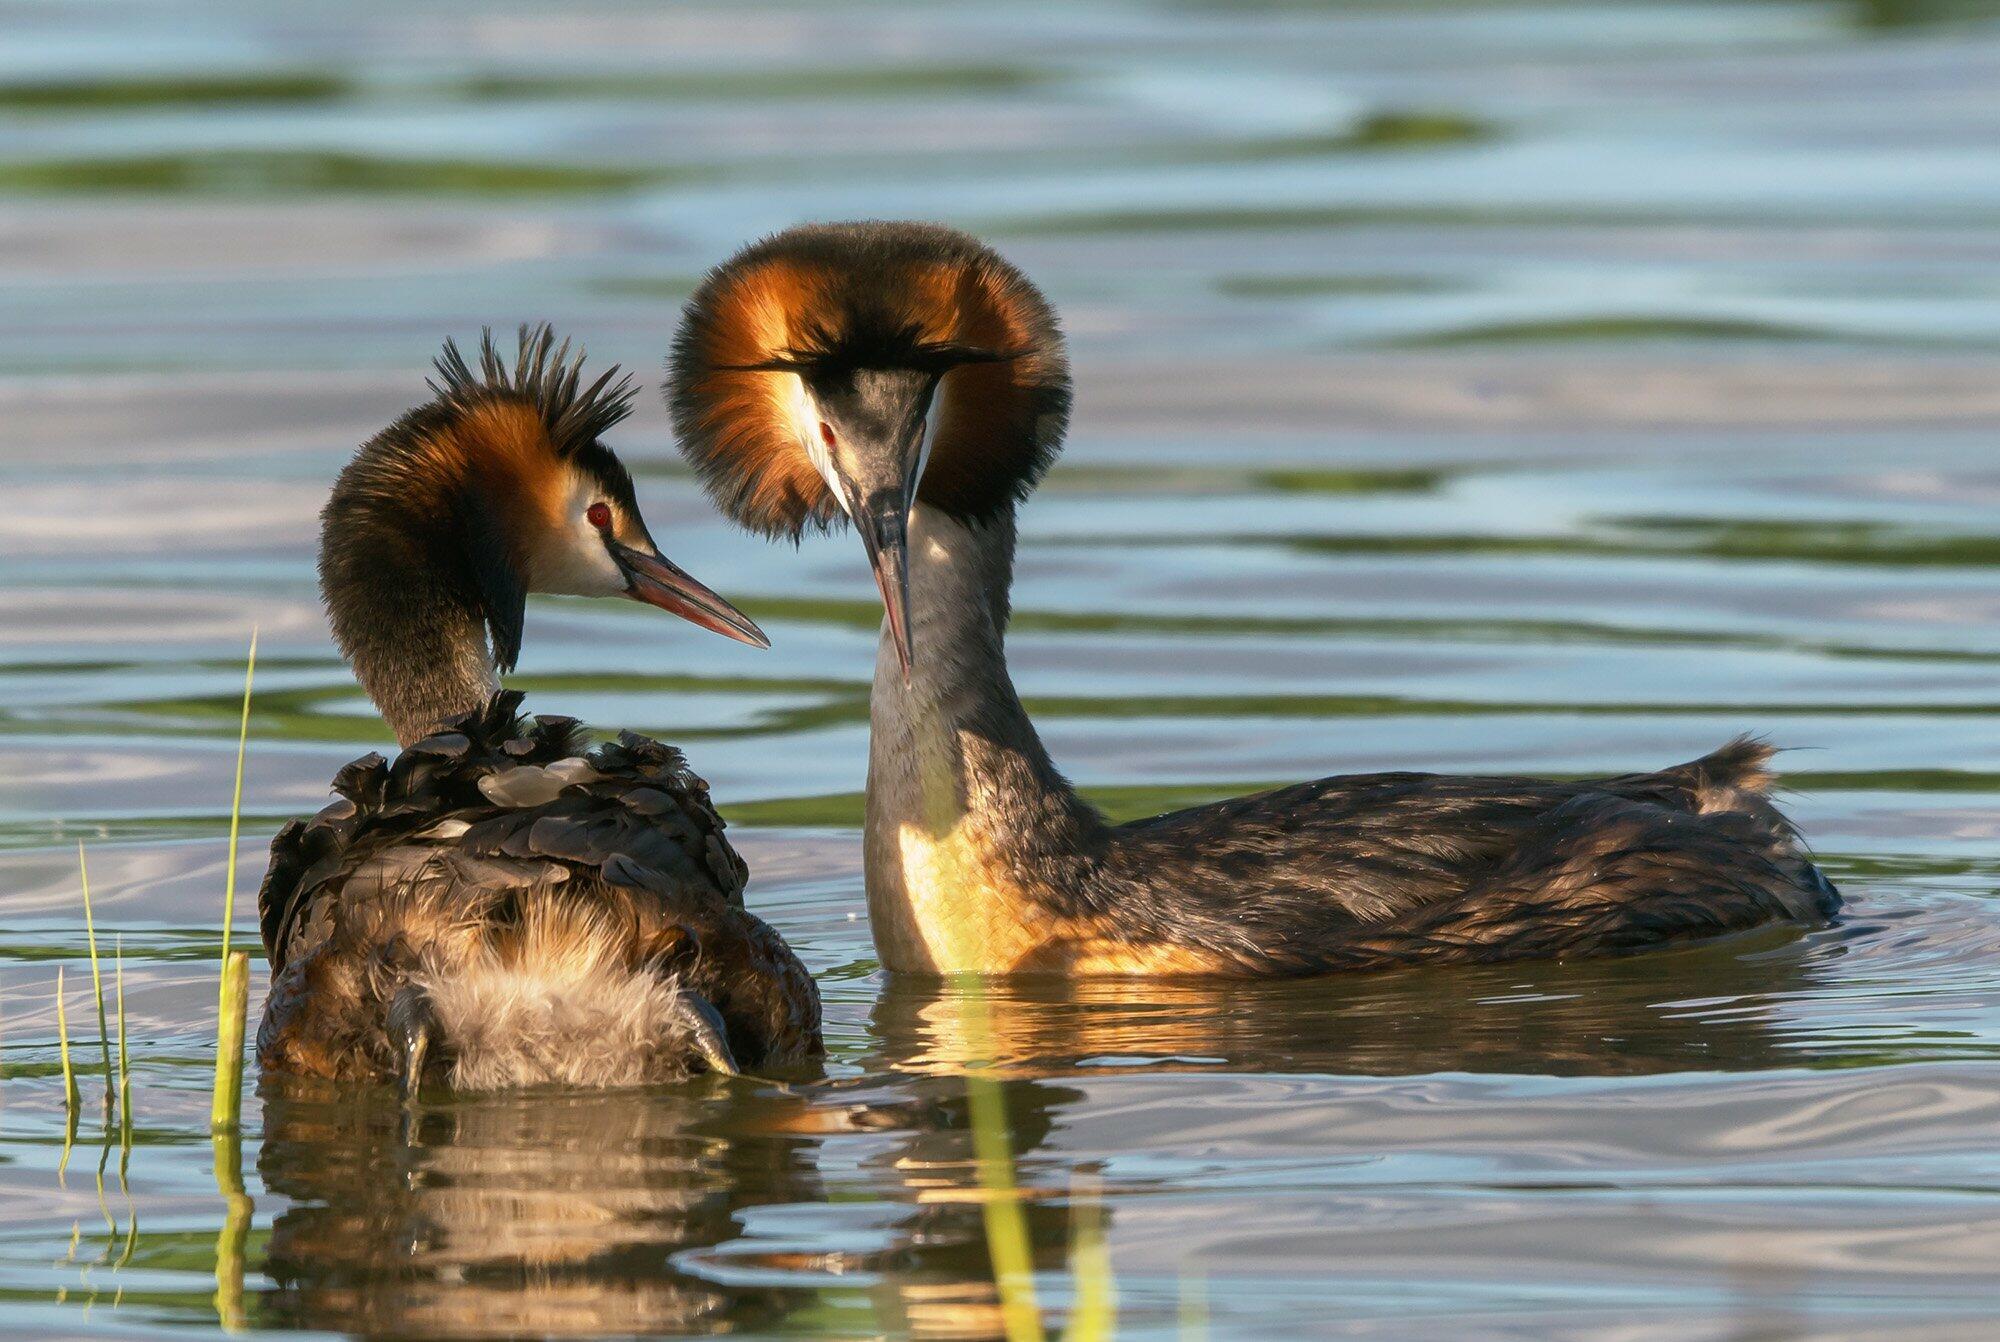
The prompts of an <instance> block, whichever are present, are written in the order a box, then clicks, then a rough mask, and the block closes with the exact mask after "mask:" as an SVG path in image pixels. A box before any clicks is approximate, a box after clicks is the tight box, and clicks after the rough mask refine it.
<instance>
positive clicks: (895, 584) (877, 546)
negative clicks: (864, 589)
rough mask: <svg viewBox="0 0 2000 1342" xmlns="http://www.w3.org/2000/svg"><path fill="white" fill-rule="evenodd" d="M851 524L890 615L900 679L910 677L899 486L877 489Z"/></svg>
mask: <svg viewBox="0 0 2000 1342" xmlns="http://www.w3.org/2000/svg"><path fill="white" fill-rule="evenodd" d="M854 525H855V528H856V529H857V530H859V531H860V532H861V544H862V546H863V547H864V548H865V549H866V550H867V551H868V563H869V566H870V567H872V568H873V569H874V570H875V586H876V587H877V588H879V589H880V590H881V593H882V610H883V612H884V613H885V614H887V616H888V617H889V638H890V641H891V642H893V643H894V644H895V645H896V659H897V660H898V661H900V662H901V663H902V665H903V681H904V683H905V684H907V683H908V682H909V679H910V657H911V653H912V648H911V643H910V544H909V540H910V537H909V505H908V504H906V503H905V502H904V501H903V491H902V490H900V489H893V490H891V489H883V490H877V491H876V492H875V493H873V494H871V495H869V496H868V497H867V498H866V499H864V500H862V502H861V503H860V505H859V506H857V507H856V508H855V510H854Z"/></svg>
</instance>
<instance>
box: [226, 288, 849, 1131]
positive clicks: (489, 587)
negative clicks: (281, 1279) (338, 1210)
mask: <svg viewBox="0 0 2000 1342" xmlns="http://www.w3.org/2000/svg"><path fill="white" fill-rule="evenodd" d="M568 351H569V345H568V342H564V344H563V345H562V346H560V347H557V346H556V345H555V343H554V336H553V334H552V333H551V332H550V331H549V329H548V328H547V327H545V326H544V327H538V328H534V329H530V328H527V327H523V328H522V331H521V344H520V353H519V356H518V358H517V359H516V361H515V364H514V367H513V369H512V370H511V371H510V370H509V369H508V368H507V367H506V364H505V361H504V360H503V359H502V358H501V357H500V355H499V354H498V352H497V351H496V350H495V349H494V347H493V341H492V337H491V335H490V333H489V334H488V335H487V337H486V338H485V340H484V342H483V344H482V348H481V357H480V366H479V369H478V370H477V371H476V372H475V371H474V370H473V369H472V368H471V367H469V366H468V365H467V363H466V361H465V359H464V358H463V357H462V356H461V355H460V354H459V352H458V350H457V348H456V347H455V346H453V345H451V344H449V343H447V344H446V345H445V350H444V354H443V356H442V357H441V358H440V359H439V360H438V361H437V370H438V374H439V376H438V379H437V380H436V381H434V382H433V383H432V384H431V387H432V390H433V391H435V392H436V393H437V394H436V397H435V399H433V400H432V401H431V402H430V403H429V404H427V405H424V406H422V407H420V408H419V409H416V410H413V411H411V412H410V413H408V414H406V415H404V416H403V417H402V418H401V419H399V420H397V421H396V422H395V423H394V424H393V425H391V426H390V427H389V428H387V429H386V430H384V431H383V432H382V433H380V434H378V435H376V436H375V437H374V438H372V439H370V440H369V441H368V442H367V443H366V444H364V445H363V446H362V448H361V450H360V451H359V452H358V453H357V454H356V455H355V457H354V459H353V460H352V461H351V462H349V463H348V465H347V468H346V469H345V470H344V471H342V472H341V475H340V479H339V481H338V483H336V484H335V485H334V489H333V496H332V498H331V499H330V500H329V501H328V503H327V505H326V510H325V512H324V514H323V529H322V532H321V538H320V586H321V590H322V592H323V594H324V596H325V598H326V605H327V610H328V613H329V615H330V616H331V619H332V624H333V633H334V637H335V639H336V641H337V642H338V643H339V644H340V648H341V651H342V652H343V653H344V654H345V655H346V657H347V659H348V661H349V662H350V663H351V664H352V666H353V668H354V671H355V674H356V675H357V676H358V677H359V679H360V681H361V684H362V686H363V687H364V688H365V689H366V690H367V691H368V694H369V697H370V698H372V699H373V700H374V701H375V704H376V706H377V707H378V708H379V709H380V710H381V712H382V716H383V717H384V718H386V719H387V720H388V722H389V725H390V727H391V728H393V729H394V731H395V733H396V739H397V741H398V742H399V743H400V744H401V745H402V747H403V749H402V751H401V753H400V754H399V755H398V756H397V758H396V760H395V761H394V763H389V762H386V761H385V760H383V758H382V757H381V756H380V755H369V756H367V757H366V758H364V759H360V760H356V761H355V762H354V763H352V764H350V765H348V766H347V767H346V768H345V769H343V770H341V771H340V774H339V776H338V777H336V778H335V779H334V784H333V787H334V791H335V792H337V793H338V794H339V799H338V800H336V801H335V802H334V803H333V804H332V805H330V806H328V807H327V808H326V809H325V810H323V811H321V812H320V813H319V814H318V815H317V816H315V817H313V819H311V820H309V821H294V822H292V823H291V824H289V825H287V826H285V828H284V829H283V831H282V832H280V833H279V834H278V836H277V838H276V839H274V840H273V841H272V843H271V865H270V868H269V870H268V871H267V873H266V874H265V877H264V886H263V889H262V891H261V892H260V894H259V896H258V901H257V904H258V915H259V919H260V921H261V923H262V927H263V935H264V947H265V950H266V951H267V952H268V953H269V956H270V966H271V994H270V1000H269V1002H268V1004H267V1005H266V1008H265V1012H264V1021H263V1025H262V1027H261V1029H260V1030H259V1031H258V1036H257V1056H258V1060H259V1061H260V1062H261V1063H262V1065H263V1066H264V1067H265V1068H267V1069H269V1070H272V1071H282V1072H296V1073H303V1074H307V1075H312V1076H321V1077H330V1078H334V1079H341V1080H356V1079H374V1080H396V1081H400V1083H401V1084H402V1085H403V1087H404V1088H405V1091H406V1092H409V1093H413V1092H414V1090H415V1088H416V1087H417V1086H418V1085H419V1084H420V1083H421V1082H422V1081H423V1080H424V1079H425V1078H426V1076H432V1077H439V1078H442V1079H445V1080H447V1081H449V1082H450V1083H451V1084H452V1085H454V1086H456V1087H459V1088H464V1089H480V1090H489V1089H498V1088H503V1087H508V1086H516V1085H528V1084H536V1083H541V1082H566V1083H572V1084H582V1085H624V1084H637V1083H641V1082H649V1081H657V1080H664V1079H671V1078H676V1077H679V1076H682V1075H685V1074H686V1073H688V1072H689V1071H693V1070H698V1069H700V1068H702V1067H707V1068H709V1069H713V1070H717V1071H725V1072H733V1071H735V1070H737V1068H738V1066H739V1064H740V1065H744V1066H753V1065H764V1064H768V1063H773V1062H784V1061H790V1060H793V1059H799V1058H803V1057H805V1056H808V1055H811V1054H816V1053H818V1052H819V1051H820V1037H819V994H818V990H817V989H816V988H815V987H814V985H813V981H812V977H811V976H810V975H809V974H808V973H807V972H806V970H805V967H804V966H803V965H801V964H800V963H799V961H798V959H797V958H796V957H795V956H794V955H793V954H792V952H791V950H790V948H789V947H787V946H786V945H785V943H784V942H783V940H781V939H780V938H779V936H778V934H777V933H776V932H774V931H772V930H771V928H769V927H768V926H766V925H765V924H764V923H763V922H761V921H760V920H759V919H757V918H756V917H754V916H753V915H751V914H750V913H749V912H747V911H746V910H745V909H744V907H743V882H744V877H745V875H746V872H745V868H744V865H743V861H742V859H741V858H739V857H738V856H737V855H736V852H735V850H734V849H732V848H731V847H730V846H729V843H728V841H727V840H726V839H725V838H724V837H723V832H722V831H723V824H722V820H721V818H720V817H718V816H717V815H716V813H715V809H714V808H713V807H712V806H710V805H709V800H708V787H707V785H706V784H705V783H703V782H702V780H701V779H699V778H697V777H696V776H695V775H694V774H692V773H690V772H689V771H688V768H687V765H686V762H685V761H684V760H683V759H682V758H681V755H680V752H679V751H677V750H674V749H672V748H671V747H669V746H664V745H661V744H660V743H659V742H657V741H651V740H647V739H645V738H643V737H639V736H634V735H632V734H630V733H626V734H625V735H623V736H621V737H620V738H619V740H618V742H617V743H616V744H608V745H603V746H599V747H598V748H596V749H594V750H586V748H585V743H584V741H583V738H582V734H581V732H580V730H579V729H578V726H577V724H576V722H575V721H574V720H573V719H570V718H558V717H542V718H539V719H536V720H532V721H530V720H527V719H523V718H521V717H520V716H519V715H518V711H517V710H518V708H519V704H520V698H521V696H520V695H519V694H518V693H516V692H513V691H503V690H501V688H500V680H499V677H500V673H501V672H503V671H508V670H511V669H512V668H513V665H514V661H515V658H516V656H517V655H518V654H519V652H520V647H521V625H522V617H523V614H524V610H525V606H526V602H527V595H528V593H530V592H564V593H571V594H575V595H583V596H624V597H630V598H632V599H634V600H637V601H642V602H645V603H647V604H649V605H653V606H658V607H660V608H661V609H663V610H667V611H671V612H673V613H674V614H677V615H681V616H684V617H685V618H687V619H689V620H692V621H693V622H694V623H696V624H699V625H701V626H703V627H704V628H707V629H712V630H715V631H716V632H718V633H723V634H727V635H728V636H729V637H731V638H735V639H739V640H741V641H743V642H746V643H754V644H756V645H758V646H769V645H768V643H767V642H766V640H765V638H764V636H763V634H762V633H761V632H760V631H759V630H758V628H757V626H756V625H754V624H752V623H751V622H750V621H749V620H748V619H747V618H745V617H744V616H743V615H742V613H741V612H739V611H737V610H736V609H735V608H734V607H733V606H731V605H729V603H728V602H726V601H724V600H723V599H722V598H721V597H719V596H717V595H716V594H715V593H713V592H711V591H709V590H708V589H707V588H706V587H704V586H702V585H701V584H700V583H698V582H696V581H695V580H694V579H693V578H691V577H689V576H688V575H687V574H686V573H683V572H682V571H681V570H680V569H678V568H676V567H675V566H674V565H673V564H672V563H670V562H668V561H667V559H666V558H665V557H663V556H662V555H661V554H660V552H659V549H658V547H656V546H655V545H654V544H653V539H652V536H651V535H650V534H649V533H648V532H647V530H646V524H645V521H644V520H643V519H642V518H641V517H640V516H639V509H638V505H637V503H636V501H635V500H634V498H633V492H632V479H631V476H629V475H628V474H627V473H626V471H625V468H624V466H623V465H621V464H620V463H619V460H618V458H617V457H615V456H613V455H612V453H611V451H610V450H609V449H608V448H606V447H605V446H604V445H603V444H602V443H601V442H599V441H598V439H599V435H601V434H602V433H603V432H604V431H605V430H607V429H609V428H610V427H611V426H612V425H614V424H616V423H618V422H619V421H620V420H621V419H623V418H624V417H625V416H626V415H627V414H628V413H629V412H630V409H631V399H632V395H633V392H634V386H633V383H632V382H631V380H630V379H629V378H624V379H620V378H618V376H617V373H618V370H617V369H616V368H613V369H612V370H611V371H609V372H607V373H605V374H604V375H603V376H602V377H599V378H598V379H597V380H596V381H595V382H592V383H590V384H588V385H587V386H586V385H583V384H582V381H581V370H582V362H583V361H582V356H581V354H579V355H578V356H577V358H576V359H575V360H571V359H570V358H569V353H568Z"/></svg>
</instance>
